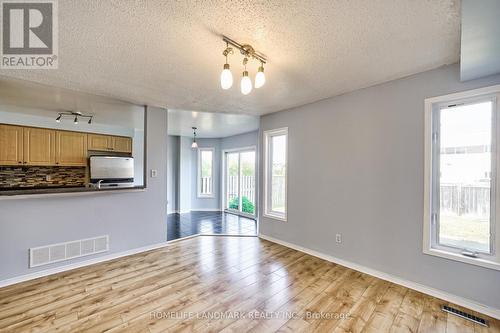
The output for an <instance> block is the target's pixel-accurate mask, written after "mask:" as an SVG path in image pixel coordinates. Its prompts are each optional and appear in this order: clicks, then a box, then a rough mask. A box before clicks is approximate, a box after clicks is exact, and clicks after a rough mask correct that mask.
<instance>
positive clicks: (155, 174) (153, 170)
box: [151, 169, 158, 178]
mask: <svg viewBox="0 0 500 333" xmlns="http://www.w3.org/2000/svg"><path fill="white" fill-rule="evenodd" d="M156 177H158V170H156V169H151V178H156Z"/></svg>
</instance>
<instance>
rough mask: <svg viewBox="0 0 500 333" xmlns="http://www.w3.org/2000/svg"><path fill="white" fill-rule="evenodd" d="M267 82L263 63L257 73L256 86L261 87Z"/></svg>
mask: <svg viewBox="0 0 500 333" xmlns="http://www.w3.org/2000/svg"><path fill="white" fill-rule="evenodd" d="M264 83H266V76H265V75H264V64H263V63H261V64H260V67H259V69H258V71H257V74H256V75H255V88H257V89H259V88H260V87H262V86H263V85H264Z"/></svg>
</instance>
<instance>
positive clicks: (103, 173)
mask: <svg viewBox="0 0 500 333" xmlns="http://www.w3.org/2000/svg"><path fill="white" fill-rule="evenodd" d="M99 181H101V182H100V183H102V184H103V186H120V185H130V184H133V183H134V158H133V157H119V156H91V157H90V182H91V183H97V182H99Z"/></svg>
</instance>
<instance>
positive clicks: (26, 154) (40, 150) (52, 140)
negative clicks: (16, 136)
mask: <svg viewBox="0 0 500 333" xmlns="http://www.w3.org/2000/svg"><path fill="white" fill-rule="evenodd" d="M23 147H24V149H23V165H55V164H56V151H55V150H56V131H55V130H50V129H45V128H34V127H25V128H24V130H23Z"/></svg>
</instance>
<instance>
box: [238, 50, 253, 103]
mask: <svg viewBox="0 0 500 333" xmlns="http://www.w3.org/2000/svg"><path fill="white" fill-rule="evenodd" d="M247 62H248V58H246V57H245V58H244V59H243V65H244V66H245V70H244V71H243V76H242V78H241V93H242V94H243V95H248V94H249V93H250V92H251V91H252V80H251V79H250V77H249V76H248V71H247Z"/></svg>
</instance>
